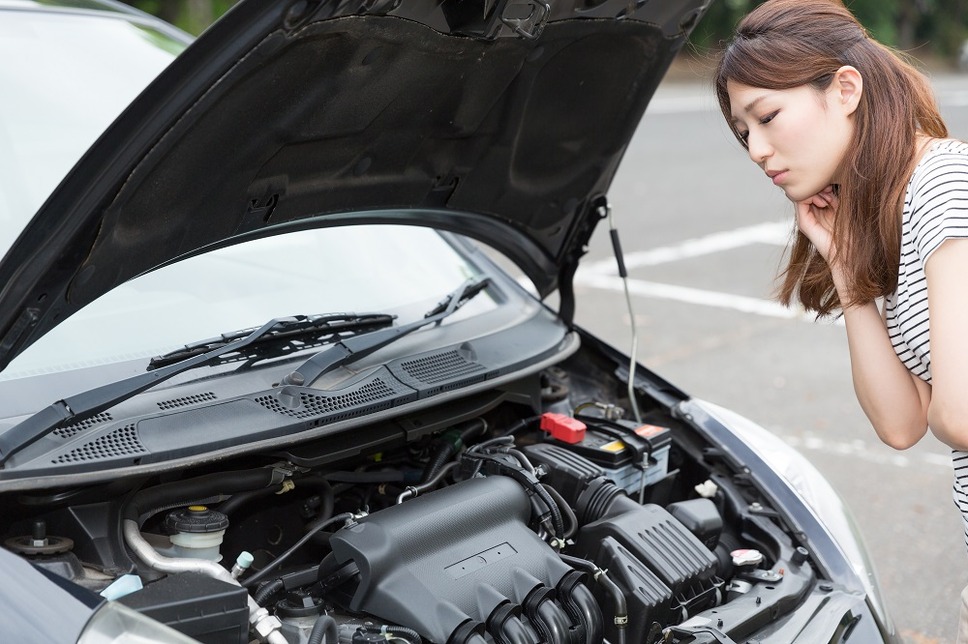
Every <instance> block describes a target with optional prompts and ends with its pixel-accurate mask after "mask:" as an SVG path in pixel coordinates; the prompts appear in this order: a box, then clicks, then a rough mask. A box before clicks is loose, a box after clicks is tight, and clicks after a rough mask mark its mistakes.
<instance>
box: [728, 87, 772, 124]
mask: <svg viewBox="0 0 968 644" xmlns="http://www.w3.org/2000/svg"><path fill="white" fill-rule="evenodd" d="M767 96H769V94H763V95H762V96H757V97H756V98H754V99H753V100H752V101H750V102H749V103H748V104H747V105H746V107H744V108H743V111H744V112H746V113H747V114H749V113H750V112H751V111H753V108H754V107H756V104H757V103H759V102H760V101H762V100H763V99H765V98H766V97H767ZM738 120H739V119H738V118H736V117H735V116H734V117H733V118H732V120H731V121H730V123H736V122H737V121H738Z"/></svg>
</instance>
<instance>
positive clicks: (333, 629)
mask: <svg viewBox="0 0 968 644" xmlns="http://www.w3.org/2000/svg"><path fill="white" fill-rule="evenodd" d="M324 642H325V644H339V627H338V626H337V625H336V620H335V619H333V618H332V617H330V616H329V615H327V614H326V613H323V614H322V615H320V616H319V617H317V618H316V622H315V623H314V624H313V630H312V631H310V633H309V644H323V643H324Z"/></svg>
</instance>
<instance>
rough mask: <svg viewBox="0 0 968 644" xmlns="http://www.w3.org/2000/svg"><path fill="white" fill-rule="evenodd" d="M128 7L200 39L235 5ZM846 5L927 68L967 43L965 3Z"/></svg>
mask: <svg viewBox="0 0 968 644" xmlns="http://www.w3.org/2000/svg"><path fill="white" fill-rule="evenodd" d="M126 1H127V3H128V4H131V5H134V6H135V7H138V8H139V9H141V10H143V11H147V12H148V13H152V14H155V15H157V16H160V17H162V18H164V19H165V20H167V21H168V22H171V23H174V24H175V25H178V26H179V27H181V28H182V29H184V30H185V31H188V32H189V33H193V34H199V33H201V32H202V31H203V30H204V29H205V27H207V26H208V25H209V24H211V22H212V21H213V20H215V19H216V18H218V17H219V16H221V15H222V14H223V13H225V12H226V11H227V10H228V9H229V8H230V7H231V6H232V5H233V4H235V1H236V0H126ZM266 1H268V0H266ZM404 1H406V0H404ZM467 1H469V0H467ZM764 1H765V0H715V1H714V2H713V5H712V7H711V8H710V10H709V12H708V13H707V14H706V17H705V18H703V20H702V22H700V23H699V25H698V26H697V27H696V30H695V31H694V32H693V36H692V43H691V44H692V47H691V48H690V51H692V52H693V53H697V54H700V55H702V54H706V53H709V52H712V51H716V50H717V49H718V48H719V47H720V46H721V44H722V43H723V42H724V41H726V40H727V39H728V38H729V35H730V33H732V30H733V27H734V25H735V24H736V22H737V21H738V20H739V19H740V18H741V17H742V16H743V15H744V14H746V13H747V12H748V11H749V10H750V9H752V8H753V7H755V6H756V5H758V4H761V3H762V2H764ZM845 4H847V6H848V7H850V9H851V10H852V11H853V12H854V14H855V15H856V16H857V17H858V19H860V21H861V22H862V23H863V24H864V26H866V27H867V29H868V30H869V31H870V32H871V34H872V35H873V36H874V37H875V38H877V39H878V40H879V41H881V42H882V43H884V44H887V45H890V46H892V47H896V48H898V49H901V50H903V51H906V52H908V53H909V54H911V55H913V56H914V57H916V58H919V59H921V60H922V61H925V62H927V63H929V64H942V65H944V64H951V65H954V64H955V62H956V61H957V57H958V53H959V49H960V48H961V47H962V44H963V43H964V42H965V41H966V39H968V1H966V0H846V2H845Z"/></svg>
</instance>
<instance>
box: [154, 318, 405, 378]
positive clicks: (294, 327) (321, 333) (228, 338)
mask: <svg viewBox="0 0 968 644" xmlns="http://www.w3.org/2000/svg"><path fill="white" fill-rule="evenodd" d="M393 319H394V316H393V315H389V314H387V313H365V314H358V313H328V314H325V315H309V316H306V315H297V316H295V317H292V318H280V319H279V320H278V321H277V322H278V323H277V324H276V326H275V327H273V328H272V329H270V330H269V332H267V333H264V334H263V335H260V336H258V337H257V338H255V339H254V340H251V341H250V342H248V343H246V344H245V345H242V346H237V347H236V348H235V349H233V350H232V351H231V352H228V353H223V354H220V355H219V356H218V357H219V358H220V359H221V360H223V361H227V360H228V359H229V358H230V357H231V354H240V355H241V356H242V357H249V358H255V357H258V356H259V355H261V353H263V352H262V351H260V350H256V349H254V347H257V346H259V345H263V346H264V345H267V344H268V345H271V349H270V350H271V351H272V352H273V355H278V349H279V347H278V345H279V344H280V343H292V342H296V341H298V343H299V346H298V347H295V348H298V349H304V348H308V347H312V346H318V345H319V344H322V343H323V341H324V340H323V338H326V337H328V336H332V335H335V334H338V333H350V332H352V333H362V332H365V331H370V330H375V329H379V328H381V327H385V326H388V325H390V324H392V323H393ZM255 330H256V329H255V328H251V329H242V330H240V331H232V332H231V333H223V334H222V335H220V336H219V337H217V338H209V339H208V340H199V341H198V342H193V343H191V344H186V345H185V346H184V347H182V348H180V349H175V350H174V351H170V352H168V353H166V354H164V355H161V356H156V357H154V358H152V359H151V361H150V362H149V363H148V369H149V370H151V369H157V368H159V367H164V366H167V365H170V364H174V363H176V362H181V361H182V360H185V359H187V358H191V357H194V356H197V355H202V354H205V353H208V352H209V351H212V350H213V349H217V348H219V347H224V346H225V345H227V344H229V343H230V342H235V341H237V340H241V339H243V338H245V337H246V336H249V335H251V334H252V332H253V331H255ZM292 350H293V349H289V350H287V351H286V353H289V352H291V351H292Z"/></svg>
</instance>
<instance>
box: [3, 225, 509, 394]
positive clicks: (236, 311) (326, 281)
mask: <svg viewBox="0 0 968 644" xmlns="http://www.w3.org/2000/svg"><path fill="white" fill-rule="evenodd" d="M478 274H479V271H478V270H477V269H476V268H475V267H474V266H472V265H471V264H469V263H468V262H466V261H465V260H464V259H463V258H462V257H461V255H460V254H459V253H458V252H457V251H456V250H455V248H454V247H453V246H451V245H450V244H449V243H448V242H447V241H446V240H445V239H444V238H443V237H441V236H440V235H439V234H438V233H436V232H435V231H433V230H430V229H426V228H416V227H406V226H350V227H345V228H324V229H320V230H305V231H299V232H293V233H287V234H284V235H278V236H276V237H270V238H266V239H260V240H255V241H250V242H246V243H244V244H239V245H237V246H231V247H228V248H222V249H219V250H216V251H212V252H210V253H207V254H205V255H199V256H197V257H192V258H189V259H186V260H184V261H181V262H178V263H175V264H171V265H169V266H166V267H163V268H161V269H159V270H157V271H154V272H152V273H148V274H146V275H142V276H141V277H138V278H136V279H134V280H131V281H130V282H128V283H126V284H123V285H121V286H119V287H117V288H115V289H114V290H112V291H110V292H109V293H107V294H106V295H104V296H102V297H101V298H98V299H97V300H95V301H94V302H92V303H91V304H89V305H88V306H86V307H84V308H83V309H81V310H80V311H78V312H77V313H75V314H74V315H73V316H71V317H70V318H69V319H68V320H66V321H64V322H63V323H61V324H60V325H58V326H57V327H56V328H54V329H53V330H52V331H51V332H49V333H47V334H46V335H45V336H43V337H42V338H40V339H39V340H38V341H37V342H36V343H34V344H33V345H31V346H30V347H28V348H27V349H26V350H25V351H24V352H23V353H22V354H21V355H19V356H18V357H17V358H16V359H14V360H13V361H12V362H11V363H10V364H9V365H8V366H7V368H6V369H5V370H4V371H3V372H2V373H0V381H4V380H14V379H18V378H25V377H28V376H35V375H40V374H45V373H55V372H61V371H69V370H73V369H82V368H86V367H92V366H96V365H107V364H114V363H120V362H124V361H137V362H136V363H135V364H134V365H132V368H133V369H134V370H135V371H144V368H145V364H146V361H147V359H149V358H152V357H154V356H156V355H160V354H163V353H166V352H168V351H170V350H172V349H175V348H178V347H181V346H184V345H185V344H187V343H190V342H193V341H196V340H202V339H206V338H210V337H214V336H217V335H219V334H221V333H223V332H228V331H234V330H237V329H245V328H249V327H255V326H260V325H262V324H264V323H265V322H266V321H267V320H269V319H272V318H276V317H282V316H288V315H297V314H306V315H311V314H316V313H330V312H336V311H342V312H357V313H366V312H391V313H395V314H397V315H399V316H400V317H401V322H408V321H410V318H413V317H419V316H422V315H423V313H424V312H425V310H426V309H427V308H428V307H430V306H433V305H434V304H435V303H436V302H437V300H438V299H439V298H440V297H441V296H442V295H443V294H445V293H448V292H449V291H452V290H453V289H454V288H456V287H458V286H460V284H461V282H463V281H464V280H466V279H468V278H471V277H476V276H477V275H478ZM487 302H488V300H486V299H485V298H476V299H475V300H474V301H473V302H471V303H470V304H469V305H468V306H467V308H466V312H465V310H462V311H461V314H464V315H466V314H467V313H468V312H469V313H473V312H475V311H477V312H480V311H482V310H485V309H486V308H491V307H493V303H491V304H487ZM461 314H458V315H457V316H455V317H457V318H458V319H459V317H460V315H461Z"/></svg>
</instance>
